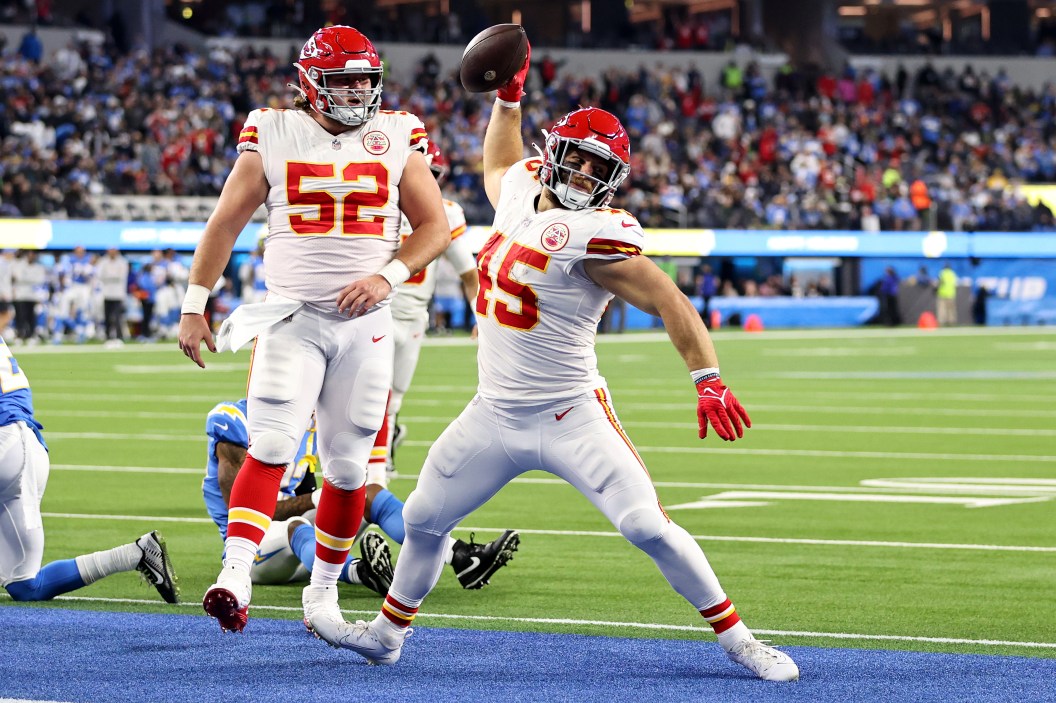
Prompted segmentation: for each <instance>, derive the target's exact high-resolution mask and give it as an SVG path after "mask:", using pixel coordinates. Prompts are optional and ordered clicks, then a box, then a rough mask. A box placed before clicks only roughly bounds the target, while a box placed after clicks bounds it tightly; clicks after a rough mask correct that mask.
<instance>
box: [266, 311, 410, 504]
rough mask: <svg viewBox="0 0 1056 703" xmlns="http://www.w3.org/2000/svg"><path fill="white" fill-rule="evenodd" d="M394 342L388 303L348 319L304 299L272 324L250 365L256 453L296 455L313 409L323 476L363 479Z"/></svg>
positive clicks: (351, 481)
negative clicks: (300, 304)
mask: <svg viewBox="0 0 1056 703" xmlns="http://www.w3.org/2000/svg"><path fill="white" fill-rule="evenodd" d="M263 305H264V307H265V308H266V307H267V303H265V304H263ZM254 307H255V306H254ZM392 344H393V341H392V317H391V315H390V313H389V309H388V307H382V308H379V309H377V310H374V311H373V312H370V313H367V314H365V315H362V316H360V317H353V318H348V317H345V316H343V315H337V314H329V313H323V312H320V311H318V310H316V309H314V308H312V307H309V306H307V305H304V306H302V307H300V308H299V309H298V310H297V311H296V312H294V313H293V314H292V315H290V316H289V317H286V318H284V319H282V320H280V321H279V322H277V323H275V324H273V325H272V326H270V327H269V328H267V329H266V330H265V331H264V332H262V333H261V334H260V335H259V336H258V338H257V343H256V346H255V347H254V351H253V361H252V363H251V365H250V376H249V392H248V395H247V407H248V411H249V412H248V422H247V423H246V425H247V427H248V429H249V436H250V438H251V441H250V446H249V453H250V454H251V455H252V456H253V457H254V458H256V459H257V460H258V461H262V462H264V463H266V464H288V463H289V462H291V461H293V458H294V455H295V454H296V452H297V447H298V445H299V444H300V441H301V437H302V436H303V435H304V430H305V428H306V427H308V423H309V421H310V419H311V417H312V411H313V410H314V411H315V412H316V427H317V429H318V440H319V459H320V462H321V465H322V468H323V476H324V478H326V479H327V480H328V481H330V483H332V484H333V485H334V486H336V487H337V488H340V489H343V490H347V491H351V490H355V489H357V488H359V487H360V486H362V485H363V484H364V483H365V482H366V476H367V474H366V467H367V460H368V459H369V458H370V450H371V448H372V447H373V445H374V437H375V436H376V435H377V434H378V430H379V429H380V428H381V424H382V420H383V419H384V417H385V402H386V399H387V398H388V395H389V384H390V383H391V382H392Z"/></svg>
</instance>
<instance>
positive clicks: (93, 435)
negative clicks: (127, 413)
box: [44, 432, 209, 442]
mask: <svg viewBox="0 0 1056 703" xmlns="http://www.w3.org/2000/svg"><path fill="white" fill-rule="evenodd" d="M57 439H58V440H62V439H102V440H106V441H108V442H109V441H113V440H122V441H126V440H127V441H136V442H205V441H206V440H208V439H209V438H208V437H206V436H205V435H204V434H200V435H199V434H149V433H145V434H139V433H131V432H45V433H44V441H45V442H51V441H53V440H57Z"/></svg>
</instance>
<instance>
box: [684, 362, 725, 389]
mask: <svg viewBox="0 0 1056 703" xmlns="http://www.w3.org/2000/svg"><path fill="white" fill-rule="evenodd" d="M689 376H690V378H692V379H693V385H694V386H695V385H697V384H698V383H700V382H701V381H710V380H712V379H715V378H718V377H719V367H718V366H709V367H708V368H706V369H697V370H696V371H690V372H689Z"/></svg>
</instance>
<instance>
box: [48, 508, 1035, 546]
mask: <svg viewBox="0 0 1056 703" xmlns="http://www.w3.org/2000/svg"><path fill="white" fill-rule="evenodd" d="M41 514H42V515H43V516H44V517H46V518H57V519H70V520H121V521H128V522H183V523H195V524H199V523H201V524H210V525H211V524H212V523H213V521H212V520H211V519H209V518H204V517H171V516H151V515H95V514H88V513H50V512H49V513H41ZM504 529H508V526H504V527H501V528H500V527H469V526H461V525H460V526H459V528H458V531H459V532H481V533H490V532H502V531H503V530H504ZM516 529H517V531H518V532H520V533H521V534H522V535H550V536H553V537H606V538H619V539H623V535H621V534H620V533H619V532H606V531H594V530H531V529H520V528H516ZM693 539H695V540H698V541H701V542H755V543H760V544H804V545H814V546H835V547H882V548H894V549H961V550H970V551H983V552H1041V553H1056V547H1031V546H1021V545H1004V544H943V543H940V542H882V541H874V540H852V539H802V538H792V537H747V536H733V535H693Z"/></svg>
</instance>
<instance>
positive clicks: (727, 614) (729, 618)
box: [700, 598, 741, 634]
mask: <svg viewBox="0 0 1056 703" xmlns="http://www.w3.org/2000/svg"><path fill="white" fill-rule="evenodd" d="M700 614H701V615H703V616H704V619H705V620H707V621H708V624H709V625H711V627H712V629H714V630H715V634H719V633H720V632H725V631H726V630H728V629H730V628H731V627H733V626H734V625H736V624H737V623H739V622H740V621H741V616H740V615H738V614H737V609H736V608H734V607H733V603H731V602H730V599H729V598H727V599H726V600H724V601H723V602H721V603H719V604H718V605H713V606H711V607H710V608H708V609H706V610H702V611H700Z"/></svg>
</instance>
